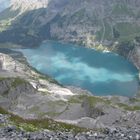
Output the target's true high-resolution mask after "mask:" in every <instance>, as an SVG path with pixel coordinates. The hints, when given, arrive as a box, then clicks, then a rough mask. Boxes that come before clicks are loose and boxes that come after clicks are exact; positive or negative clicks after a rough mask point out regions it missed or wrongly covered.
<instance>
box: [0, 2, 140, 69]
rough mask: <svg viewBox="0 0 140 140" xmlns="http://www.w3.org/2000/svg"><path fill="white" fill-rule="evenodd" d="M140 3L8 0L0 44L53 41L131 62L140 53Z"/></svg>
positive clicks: (0, 20)
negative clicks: (107, 52) (71, 43)
mask: <svg viewBox="0 0 140 140" xmlns="http://www.w3.org/2000/svg"><path fill="white" fill-rule="evenodd" d="M139 6H140V1H139V0H134V1H132V0H86V1H85V0H71V1H68V0H60V1H58V0H51V1H49V0H35V1H34V0H18V1H17V0H11V7H10V8H7V9H5V10H4V11H2V12H1V13H0V31H1V32H0V42H1V43H5V42H10V43H13V44H18V45H22V46H24V47H34V46H38V45H39V44H40V43H41V42H42V41H43V40H46V39H55V40H61V41H66V42H75V43H77V44H84V45H85V46H87V47H93V48H96V49H98V50H110V51H114V52H116V53H118V54H121V55H123V56H125V57H126V58H130V60H131V61H132V62H134V64H136V63H137V64H136V66H138V68H139V65H138V63H140V62H139V61H140V60H139V59H138V60H136V59H133V52H134V50H135V49H136V50H137V49H138V50H139V36H140V25H139V24H140V16H139V13H140V10H139Z"/></svg>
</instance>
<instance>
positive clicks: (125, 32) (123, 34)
mask: <svg viewBox="0 0 140 140" xmlns="http://www.w3.org/2000/svg"><path fill="white" fill-rule="evenodd" d="M115 29H116V30H117V31H118V33H119V34H120V36H119V41H120V42H122V41H132V40H133V39H134V38H135V37H137V36H139V35H140V26H139V25H136V24H131V23H118V24H117V25H115Z"/></svg>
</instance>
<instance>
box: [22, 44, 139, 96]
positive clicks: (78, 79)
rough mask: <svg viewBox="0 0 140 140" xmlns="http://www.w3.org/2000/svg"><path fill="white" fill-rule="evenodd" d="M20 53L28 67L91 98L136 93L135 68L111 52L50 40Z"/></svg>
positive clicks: (136, 76)
mask: <svg viewBox="0 0 140 140" xmlns="http://www.w3.org/2000/svg"><path fill="white" fill-rule="evenodd" d="M20 51H21V52H22V53H23V54H24V55H25V57H26V58H27V60H28V62H29V63H30V65H31V66H33V67H35V68H36V69H37V70H38V71H40V72H42V73H44V74H47V75H50V76H52V77H53V78H54V79H56V80H57V81H58V82H59V83H61V84H63V85H66V86H69V85H71V86H77V87H81V88H83V89H86V90H89V91H91V92H92V93H93V94H95V95H122V96H133V95H134V94H136V92H137V90H138V71H137V69H136V68H135V67H134V66H133V65H132V64H131V63H130V62H128V61H127V60H125V59H124V58H123V57H121V56H118V55H116V54H113V53H101V52H98V51H95V50H91V49H87V48H84V47H77V46H75V45H72V44H63V43H59V42H51V41H47V42H45V43H43V44H42V45H41V46H40V47H38V48H34V49H22V50H20Z"/></svg>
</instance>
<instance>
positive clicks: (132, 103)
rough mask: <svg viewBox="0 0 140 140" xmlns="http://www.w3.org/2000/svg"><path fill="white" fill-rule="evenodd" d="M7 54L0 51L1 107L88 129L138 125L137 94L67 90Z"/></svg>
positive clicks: (138, 102) (29, 116)
mask: <svg viewBox="0 0 140 140" xmlns="http://www.w3.org/2000/svg"><path fill="white" fill-rule="evenodd" d="M11 56H12V57H13V58H12V57H11ZM11 56H9V55H6V54H3V53H1V54H0V77H1V78H0V106H1V107H2V108H4V109H6V110H8V111H10V112H12V113H14V114H17V115H19V116H21V117H23V118H26V119H29V118H30V119H44V118H52V119H54V120H57V121H58V122H64V123H68V124H73V125H76V126H79V127H86V128H90V129H95V128H96V129H98V128H100V129H105V128H109V129H113V128H116V127H117V128H120V129H123V128H124V129H125V128H127V127H133V126H135V127H136V128H137V129H138V128H140V125H139V121H140V120H139V119H140V111H139V110H140V99H139V98H138V97H137V98H135V97H134V98H128V97H111V96H108V97H97V96H92V95H90V94H87V92H86V91H84V90H80V89H78V90H77V89H73V88H71V90H70V89H68V88H66V87H62V86H61V85H59V84H58V83H56V82H55V81H54V80H52V79H50V78H49V77H45V76H43V75H41V74H39V73H38V72H36V71H35V70H33V69H32V68H31V67H29V65H28V64H27V62H26V60H25V58H23V59H21V56H20V59H18V57H17V56H18V54H16V53H15V52H12V53H11ZM15 58H16V59H15ZM47 128H48V127H47Z"/></svg>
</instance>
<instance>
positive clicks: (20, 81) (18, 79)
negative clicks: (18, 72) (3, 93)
mask: <svg viewBox="0 0 140 140" xmlns="http://www.w3.org/2000/svg"><path fill="white" fill-rule="evenodd" d="M25 83H27V82H26V81H25V80H23V79H21V78H14V81H13V82H12V87H14V88H15V87H17V86H19V85H22V84H25Z"/></svg>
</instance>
